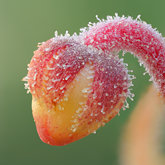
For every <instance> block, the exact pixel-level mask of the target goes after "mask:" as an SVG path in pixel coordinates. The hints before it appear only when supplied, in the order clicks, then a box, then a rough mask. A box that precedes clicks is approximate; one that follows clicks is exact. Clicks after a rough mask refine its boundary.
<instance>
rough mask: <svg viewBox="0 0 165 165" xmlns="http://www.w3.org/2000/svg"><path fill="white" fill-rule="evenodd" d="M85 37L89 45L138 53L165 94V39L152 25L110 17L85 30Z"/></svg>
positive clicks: (82, 35)
mask: <svg viewBox="0 0 165 165" xmlns="http://www.w3.org/2000/svg"><path fill="white" fill-rule="evenodd" d="M81 37H83V42H84V43H85V45H91V46H93V47H95V48H98V49H102V50H103V51H106V52H114V51H115V52H119V51H120V50H123V51H128V52H131V53H133V54H134V55H136V56H137V57H138V59H139V60H140V63H142V64H144V66H145V68H146V71H147V72H148V73H149V74H150V76H151V79H152V80H153V82H154V83H155V85H156V86H157V87H158V89H159V91H160V92H161V93H162V95H163V96H164V97H165V42H164V38H163V37H162V35H161V34H159V33H158V32H157V31H156V30H155V29H153V28H152V27H151V26H150V25H148V24H146V23H145V22H142V21H138V20H133V19H132V18H131V17H128V18H125V17H118V16H116V17H114V18H112V17H107V20H102V21H101V20H100V21H99V22H98V23H97V24H93V25H92V26H89V29H88V31H86V29H85V30H84V31H83V32H82V33H81Z"/></svg>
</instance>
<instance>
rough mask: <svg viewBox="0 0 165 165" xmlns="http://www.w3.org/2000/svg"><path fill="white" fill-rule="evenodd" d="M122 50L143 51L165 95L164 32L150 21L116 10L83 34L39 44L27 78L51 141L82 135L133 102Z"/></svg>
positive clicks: (43, 133) (39, 122)
mask: <svg viewBox="0 0 165 165" xmlns="http://www.w3.org/2000/svg"><path fill="white" fill-rule="evenodd" d="M120 50H123V51H124V52H126V51H128V52H131V53H133V54H135V55H136V56H137V57H138V59H139V61H140V63H141V64H144V66H145V68H146V71H147V72H148V73H149V74H150V76H151V80H153V82H154V84H155V86H156V87H157V89H158V91H159V92H160V93H161V95H162V96H163V97H164V96H165V43H164V38H163V37H162V36H161V34H159V33H158V32H157V31H156V30H154V29H153V28H152V27H151V26H150V25H147V24H146V23H145V22H142V21H140V20H137V19H136V20H133V19H132V18H131V17H128V18H126V17H118V16H117V15H116V16H115V17H107V20H99V22H98V23H96V24H89V27H88V28H84V29H81V33H80V35H76V34H75V35H73V36H70V35H69V34H68V33H66V35H65V36H58V35H57V34H56V35H55V37H54V38H52V39H50V40H48V41H46V42H43V43H42V44H41V45H39V48H38V50H36V51H35V52H34V56H33V58H32V60H31V62H30V64H29V66H28V75H27V76H26V77H25V78H24V80H26V81H27V85H26V87H27V88H28V90H29V91H30V92H31V94H32V97H33V99H32V110H33V117H34V120H35V123H36V127H37V131H38V134H39V136H40V138H41V139H42V140H43V141H44V142H45V143H48V144H51V145H65V144H68V143H71V142H73V141H75V140H78V139H81V138H83V137H85V136H87V135H89V134H90V133H93V132H95V131H96V130H97V129H98V128H99V127H100V126H103V125H104V124H105V123H106V122H108V121H109V120H111V119H112V118H113V117H114V116H116V115H117V114H118V113H119V111H120V109H121V108H122V107H124V108H125V107H126V106H127V102H126V99H127V97H129V98H130V99H132V97H133V94H131V92H130V89H129V88H130V86H132V82H131V81H132V79H133V76H132V75H129V74H128V72H129V71H128V70H127V68H126V64H124V63H123V60H122V59H119V57H118V53H119V51H120ZM125 103H126V104H125Z"/></svg>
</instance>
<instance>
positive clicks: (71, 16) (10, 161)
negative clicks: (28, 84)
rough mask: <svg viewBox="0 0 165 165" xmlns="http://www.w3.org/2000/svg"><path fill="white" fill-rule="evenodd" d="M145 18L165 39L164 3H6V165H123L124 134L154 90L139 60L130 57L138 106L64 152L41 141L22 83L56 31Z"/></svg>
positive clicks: (0, 150)
mask: <svg viewBox="0 0 165 165" xmlns="http://www.w3.org/2000/svg"><path fill="white" fill-rule="evenodd" d="M115 12H117V13H118V14H119V15H120V16H121V15H123V14H124V15H126V16H128V15H131V16H133V17H134V18H136V17H137V15H138V14H141V15H142V17H141V19H142V20H145V21H146V22H147V23H150V24H152V26H153V27H156V28H157V29H158V30H159V31H160V32H161V33H162V34H163V35H164V36H165V18H164V16H165V1H164V0H138V1H134V0H81V1H80V0H43V1H42V0H26V1H25V0H0V165H45V164H46V165H49V164H51V165H52V164H56V165H64V164H67V165H85V164H87V165H88V164H90V165H91V164H93V165H100V164H109V165H110V164H111V165H119V146H120V139H121V135H122V129H123V127H124V125H125V123H126V122H127V120H128V118H129V116H130V114H131V111H132V110H133V108H134V107H135V105H136V103H137V101H138V99H139V97H140V96H141V94H142V93H143V91H144V90H145V89H146V88H147V86H148V85H149V82H148V78H149V77H148V76H143V75H142V73H143V72H144V69H143V68H142V67H139V65H138V63H137V59H136V58H134V57H133V56H131V55H130V54H126V56H125V62H127V63H128V64H129V69H132V70H134V75H135V76H136V77H137V79H136V80H134V85H135V86H134V87H133V92H134V93H135V94H136V96H135V101H134V102H131V101H129V103H130V108H129V109H127V110H126V111H124V112H123V111H122V112H121V115H120V116H117V117H115V118H114V119H113V120H112V121H110V122H109V123H108V124H106V126H105V127H103V128H101V129H99V130H98V131H97V133H96V135H90V136H88V137H86V138H84V139H81V140H79V141H77V142H74V143H72V144H69V145H67V146H63V147H56V146H49V145H47V144H44V143H43V142H42V141H41V140H40V139H39V137H38V135H37V132H36V128H35V124H34V121H33V118H32V113H31V95H30V94H29V95H27V94H26V90H25V89H24V85H23V82H21V79H22V78H23V77H24V76H25V75H26V74H27V70H26V68H27V64H28V63H29V62H30V59H31V57H32V56H33V51H34V50H36V49H37V43H38V42H42V41H45V40H48V39H49V38H52V37H53V36H54V31H55V30H58V31H59V33H63V34H64V33H65V31H66V30H68V31H69V32H70V33H71V34H72V33H73V32H79V29H80V28H82V27H84V26H87V24H88V22H89V21H91V22H96V18H95V15H98V16H99V17H100V18H105V17H106V16H107V15H114V14H115Z"/></svg>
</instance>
